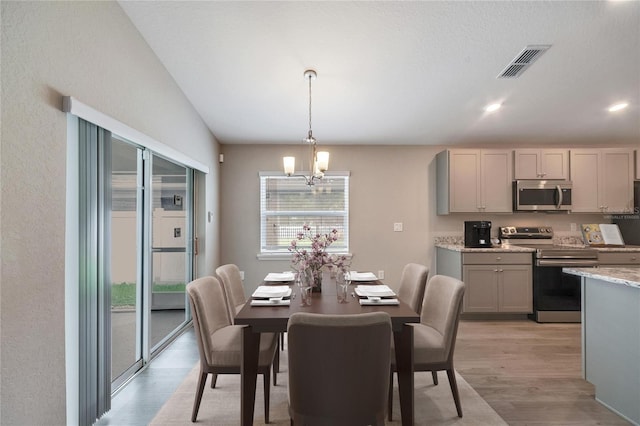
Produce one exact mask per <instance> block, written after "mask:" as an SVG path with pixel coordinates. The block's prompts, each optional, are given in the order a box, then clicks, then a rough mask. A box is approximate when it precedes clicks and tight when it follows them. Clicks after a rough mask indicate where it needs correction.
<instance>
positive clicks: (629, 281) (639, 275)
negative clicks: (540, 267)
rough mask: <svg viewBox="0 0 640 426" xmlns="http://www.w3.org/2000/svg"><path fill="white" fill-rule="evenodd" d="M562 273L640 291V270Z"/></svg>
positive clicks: (588, 269)
mask: <svg viewBox="0 0 640 426" xmlns="http://www.w3.org/2000/svg"><path fill="white" fill-rule="evenodd" d="M562 271H563V272H566V273H568V274H573V275H578V276H581V277H587V278H595V279H598V280H602V281H608V282H611V283H615V284H622V285H626V286H629V287H635V288H638V289H640V268H563V269H562Z"/></svg>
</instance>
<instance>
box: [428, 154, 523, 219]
mask: <svg viewBox="0 0 640 426" xmlns="http://www.w3.org/2000/svg"><path fill="white" fill-rule="evenodd" d="M512 155H513V154H512V151H511V150H497V149H452V150H447V151H442V152H440V153H439V154H438V155H437V156H436V168H437V190H436V192H437V204H438V206H437V212H438V214H449V213H470V212H481V213H505V212H511V210H512V202H511V192H512V190H511V187H512V181H513V175H512V170H513V161H512Z"/></svg>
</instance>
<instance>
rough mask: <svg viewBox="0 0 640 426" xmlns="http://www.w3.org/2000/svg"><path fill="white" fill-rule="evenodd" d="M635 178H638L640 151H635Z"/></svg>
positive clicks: (639, 172) (639, 178)
mask: <svg viewBox="0 0 640 426" xmlns="http://www.w3.org/2000/svg"><path fill="white" fill-rule="evenodd" d="M636 180H640V151H636Z"/></svg>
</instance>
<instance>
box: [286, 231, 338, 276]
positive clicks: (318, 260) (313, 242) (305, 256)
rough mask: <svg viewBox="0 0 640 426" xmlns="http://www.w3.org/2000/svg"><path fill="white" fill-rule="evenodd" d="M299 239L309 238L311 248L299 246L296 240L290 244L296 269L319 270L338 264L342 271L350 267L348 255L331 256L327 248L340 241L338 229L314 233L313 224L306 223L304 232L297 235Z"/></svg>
mask: <svg viewBox="0 0 640 426" xmlns="http://www.w3.org/2000/svg"><path fill="white" fill-rule="evenodd" d="M296 238H297V240H298V241H301V240H308V241H309V246H310V250H307V249H306V248H304V247H299V246H298V243H297V241H296V240H292V241H291V244H290V245H289V251H290V252H292V253H293V257H292V259H291V263H292V266H293V268H294V269H297V270H303V269H306V268H310V269H311V270H312V271H315V272H318V271H320V269H322V268H323V267H325V266H329V267H332V266H336V267H337V268H338V269H340V270H341V271H346V270H347V269H348V266H349V265H348V262H347V257H346V256H343V255H333V256H330V255H329V254H328V253H327V252H326V250H327V248H328V247H329V246H330V245H331V244H332V243H334V242H335V241H338V239H339V235H338V230H337V229H332V230H331V232H330V233H328V234H319V233H316V234H312V233H311V226H309V225H308V224H304V225H303V226H302V232H299V233H298V234H297V236H296Z"/></svg>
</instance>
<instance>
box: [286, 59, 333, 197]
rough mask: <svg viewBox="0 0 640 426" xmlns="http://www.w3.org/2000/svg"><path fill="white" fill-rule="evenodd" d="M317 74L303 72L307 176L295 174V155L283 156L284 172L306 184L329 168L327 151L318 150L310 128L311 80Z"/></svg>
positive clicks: (311, 71)
mask: <svg viewBox="0 0 640 426" xmlns="http://www.w3.org/2000/svg"><path fill="white" fill-rule="evenodd" d="M317 76H318V74H317V73H316V72H315V71H314V70H306V71H305V72H304V78H305V79H307V80H309V132H308V133H307V137H306V138H304V139H302V142H303V143H306V144H308V145H309V176H305V175H296V174H294V173H295V169H296V158H295V157H283V158H282V161H283V163H284V173H285V174H286V175H287V176H289V177H291V176H298V177H303V178H304V179H305V180H306V182H307V185H309V186H311V185H315V181H316V180H317V179H322V178H323V177H324V172H325V171H327V169H328V168H329V153H328V152H326V151H318V147H317V141H316V138H314V137H313V131H312V130H311V80H315V79H316V77H317Z"/></svg>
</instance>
